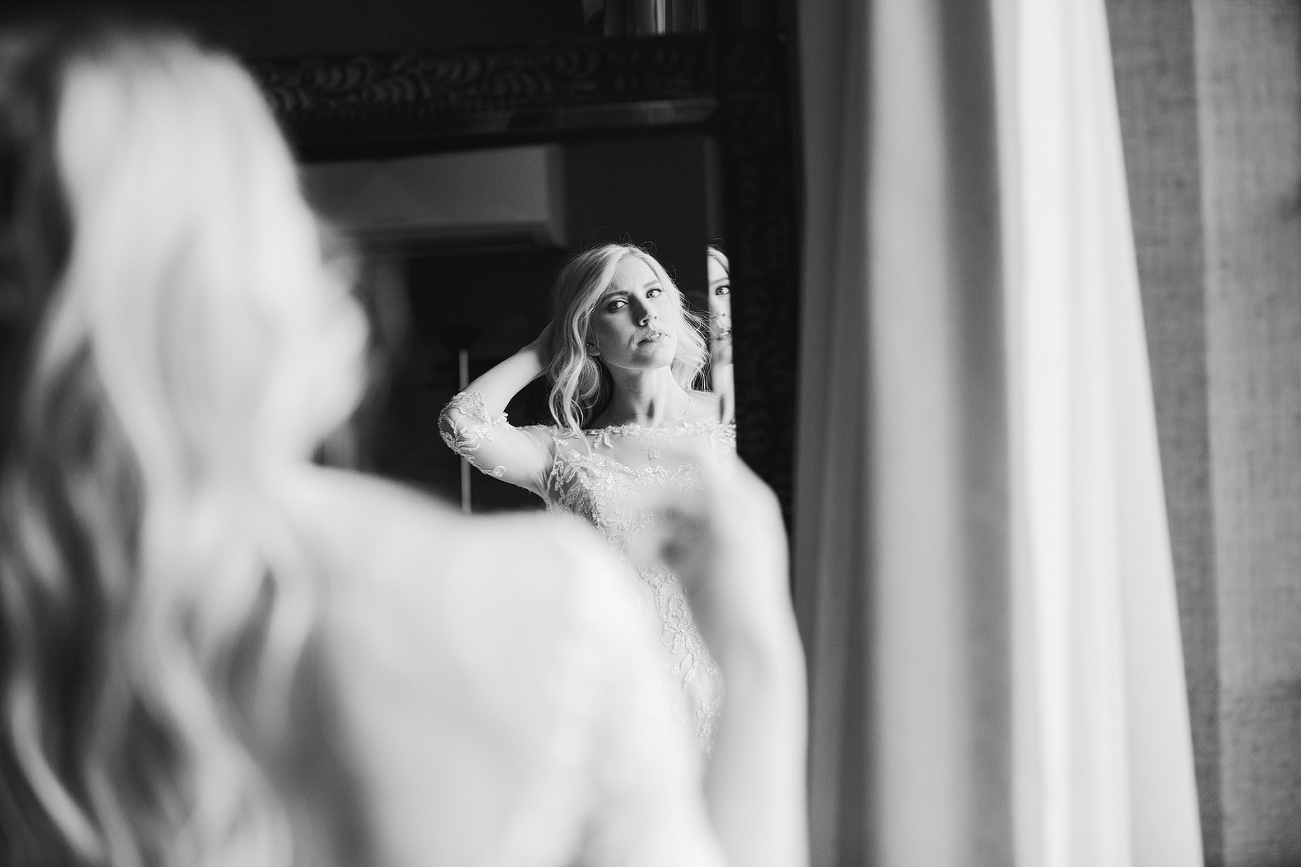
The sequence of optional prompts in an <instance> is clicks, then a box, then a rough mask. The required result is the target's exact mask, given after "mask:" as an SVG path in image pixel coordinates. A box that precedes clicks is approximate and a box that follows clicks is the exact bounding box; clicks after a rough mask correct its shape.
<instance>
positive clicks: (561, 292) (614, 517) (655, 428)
mask: <svg viewBox="0 0 1301 867" xmlns="http://www.w3.org/2000/svg"><path fill="white" fill-rule="evenodd" d="M552 304H553V313H554V318H553V320H552V323H551V324H550V325H548V326H547V328H546V329H545V330H543V332H542V334H541V335H540V336H539V337H538V338H537V339H536V340H534V341H533V342H532V343H530V344H529V345H528V346H525V347H524V348H523V349H521V350H520V351H519V352H517V353H516V354H515V355H513V356H512V357H510V358H508V359H506V360H505V361H503V362H502V363H501V364H499V365H497V366H496V367H494V368H492V369H491V370H489V371H488V372H487V373H485V374H483V375H482V376H480V377H479V378H478V379H476V380H474V381H473V382H471V383H470V384H469V385H468V386H467V387H466V390H465V391H464V392H462V393H460V394H458V395H456V396H455V397H454V398H452V400H451V402H450V403H448V405H447V406H446V408H445V409H444V410H443V413H442V416H441V418H440V428H441V431H442V435H443V439H444V440H445V441H446V442H447V444H448V445H449V446H450V447H451V448H452V449H453V450H454V451H456V452H457V453H458V454H460V455H461V456H462V457H464V458H466V459H467V460H468V461H469V462H470V463H471V464H473V465H474V466H476V467H478V468H479V469H480V470H482V471H483V472H485V473H487V474H489V475H491V476H494V477H496V478H499V479H503V480H505V481H507V482H511V483H513V484H516V485H519V486H521V487H523V488H527V489H528V490H530V491H532V492H533V493H535V494H537V495H538V496H539V497H541V498H542V499H543V500H544V501H545V502H546V503H547V505H548V507H549V508H550V509H552V510H558V511H567V512H573V513H575V514H577V515H579V516H581V517H582V518H584V519H586V520H587V521H588V522H589V523H591V524H592V525H593V526H595V527H596V528H597V529H598V530H599V531H600V532H601V533H602V535H604V536H605V537H606V539H607V541H609V542H610V544H611V545H612V546H613V547H614V549H615V550H616V551H617V552H618V553H619V554H621V555H622V556H623V557H624V558H625V559H627V560H630V561H633V562H635V563H636V565H637V574H638V576H639V577H640V581H639V582H638V588H639V590H640V591H641V594H642V598H643V601H644V603H645V607H647V608H649V609H651V610H652V611H654V613H655V615H656V618H657V620H658V623H659V628H660V631H661V639H662V643H663V644H664V647H665V650H666V651H667V654H668V658H669V668H670V672H671V674H672V675H673V677H674V679H675V681H676V682H677V684H678V690H679V693H680V695H679V701H678V716H679V724H680V725H681V726H682V727H684V728H688V729H689V730H690V732H691V733H692V734H693V735H694V736H695V737H696V738H697V739H698V740H699V742H700V744H701V747H702V749H703V750H704V751H705V752H706V753H709V752H710V751H711V749H712V745H713V739H714V734H715V730H716V727H717V724H718V719H719V712H720V710H721V707H722V699H723V680H722V674H721V672H720V671H719V668H718V664H717V663H716V662H715V660H714V657H713V655H712V654H711V653H710V650H709V648H708V647H707V646H706V644H705V642H704V641H703V640H702V638H701V635H700V631H699V629H698V628H697V627H696V623H695V619H694V617H693V614H692V611H691V608H690V606H689V605H688V603H687V599H686V596H685V594H684V591H683V587H682V584H681V582H680V580H679V579H678V577H677V576H676V575H675V574H674V573H673V571H672V570H670V569H668V568H667V567H666V566H665V565H664V564H663V563H662V562H658V560H657V559H656V558H654V557H648V556H645V555H644V554H643V553H642V552H643V548H644V545H643V536H644V534H645V531H646V529H647V528H648V527H650V526H652V525H653V524H654V522H655V517H656V513H657V510H658V508H659V506H658V504H659V503H660V501H661V499H662V498H663V496H664V495H665V493H666V492H669V491H676V492H690V491H692V490H695V489H697V488H699V486H700V483H701V481H700V473H699V470H698V466H697V460H696V459H697V458H698V457H699V456H701V455H705V458H704V459H705V460H706V461H707V460H709V457H708V453H725V454H731V453H733V452H734V451H735V448H736V429H735V426H734V425H732V424H730V423H724V422H722V421H720V413H721V411H722V408H721V402H720V397H719V395H717V394H712V393H709V392H703V391H697V390H695V389H694V388H693V387H692V386H693V385H694V383H695V382H696V380H697V379H698V378H699V376H700V374H701V371H702V370H703V369H704V367H705V364H706V361H707V359H708V348H707V346H706V344H705V341H704V339H703V338H702V337H701V335H700V325H701V323H700V322H699V321H698V319H697V317H696V316H695V315H694V314H692V313H691V312H690V311H689V310H688V309H687V308H686V305H685V304H684V303H683V299H682V294H681V293H680V292H679V291H678V288H677V287H676V286H675V285H674V283H673V281H672V280H671V279H670V278H669V276H668V274H667V273H666V272H665V270H664V268H663V266H662V265H660V263H659V262H657V261H656V260H655V259H654V257H652V256H651V255H650V254H648V253H647V252H646V251H644V250H642V249H640V248H639V247H634V246H631V245H626V244H607V245H604V246H600V247H596V248H594V249H591V250H588V251H587V252H584V253H581V254H580V255H578V256H577V257H575V258H574V259H573V260H572V261H570V262H569V263H568V264H567V265H566V266H565V267H564V269H563V270H562V271H561V272H560V275H559V276H558V277H557V278H556V285H555V289H554V292H553V297H552ZM543 374H545V375H546V376H547V378H548V379H549V380H550V382H551V383H552V385H551V392H550V407H551V412H552V414H553V416H554V417H555V418H556V419H557V421H558V422H559V423H558V424H555V425H532V426H528V427H519V428H515V427H512V426H510V425H509V424H508V423H507V421H506V417H505V416H504V415H503V413H504V411H505V409H506V405H507V403H509V402H510V400H511V398H512V397H514V396H515V394H516V393H517V392H519V391H520V389H522V388H524V386H526V385H528V384H529V383H530V382H532V381H533V380H534V379H536V378H537V377H538V376H541V375H543Z"/></svg>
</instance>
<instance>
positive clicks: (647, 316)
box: [637, 304, 657, 326]
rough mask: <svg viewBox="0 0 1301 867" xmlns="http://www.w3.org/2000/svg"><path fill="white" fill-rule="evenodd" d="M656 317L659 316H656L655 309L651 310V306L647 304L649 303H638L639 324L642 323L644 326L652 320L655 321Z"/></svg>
mask: <svg viewBox="0 0 1301 867" xmlns="http://www.w3.org/2000/svg"><path fill="white" fill-rule="evenodd" d="M656 318H657V317H656V316H655V311H654V310H651V309H650V307H649V306H647V305H645V304H638V305H637V324H638V325H642V326H646V325H650V324H651V323H652V322H654V321H655V319H656Z"/></svg>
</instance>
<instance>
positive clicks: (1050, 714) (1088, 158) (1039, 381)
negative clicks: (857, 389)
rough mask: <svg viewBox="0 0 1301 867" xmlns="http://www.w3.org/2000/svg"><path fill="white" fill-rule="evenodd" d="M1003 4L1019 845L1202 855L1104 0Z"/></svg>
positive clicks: (1168, 859) (1041, 849)
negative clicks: (1102, 0)
mask: <svg viewBox="0 0 1301 867" xmlns="http://www.w3.org/2000/svg"><path fill="white" fill-rule="evenodd" d="M995 21H996V34H997V39H996V51H995V57H996V61H997V70H998V82H999V99H998V103H999V110H1000V117H999V129H1000V141H999V144H1000V153H1001V155H1002V159H1001V179H1002V182H1003V183H1002V186H1003V191H1004V195H1003V208H1002V213H1003V225H1004V242H1005V255H1004V273H1005V287H1006V288H1005V293H1006V294H1005V298H1006V299H1007V300H1006V315H1007V320H1006V322H1007V327H1006V338H1005V339H1006V345H1007V358H1008V387H1009V409H1010V424H1009V434H1010V437H1009V447H1010V454H1011V457H1012V461H1011V474H1012V475H1011V481H1012V486H1011V492H1012V497H1011V507H1012V516H1013V522H1012V540H1013V547H1012V551H1013V557H1012V562H1013V610H1014V624H1015V626H1014V639H1013V659H1014V664H1015V666H1016V667H1015V677H1014V682H1013V683H1014V687H1013V695H1014V702H1015V714H1014V744H1015V760H1014V766H1015V769H1016V773H1015V784H1016V789H1015V797H1016V817H1017V831H1018V834H1017V853H1018V856H1019V857H1018V862H1019V863H1022V864H1043V865H1054V867H1055V865H1062V867H1065V865H1080V867H1084V865H1093V864H1112V865H1118V867H1123V865H1129V864H1133V865H1136V867H1137V865H1142V867H1147V865H1151V867H1158V865H1200V864H1201V863H1202V853H1201V838H1200V833H1199V830H1198V821H1197V800H1196V791H1195V786H1194V777H1193V766H1192V745H1191V744H1192V742H1191V735H1190V729H1189V723H1188V712H1187V699H1186V692H1185V685H1184V676H1183V663H1182V653H1181V647H1180V638H1179V623H1178V616H1177V611H1176V604H1175V596H1174V586H1175V585H1174V570H1173V565H1172V561H1171V555H1170V545H1169V532H1168V529H1167V525H1166V515H1165V499H1164V496H1163V493H1162V487H1161V467H1160V456H1159V453H1158V450H1157V439H1156V420H1155V413H1154V409H1153V403H1152V388H1151V376H1150V373H1149V367H1148V357H1147V350H1146V344H1145V340H1144V333H1143V319H1142V309H1141V302H1140V296H1139V285H1138V273H1137V265H1136V261H1135V256H1134V245H1133V232H1132V229H1131V225H1130V217H1129V205H1128V200H1127V196H1126V190H1125V173H1124V163H1123V155H1122V150H1121V139H1120V126H1119V117H1118V113H1117V109H1116V99H1115V87H1114V80H1113V75H1112V66H1111V55H1110V50H1109V47H1108V39H1107V22H1106V18H1105V9H1104V7H1103V3H1102V2H1101V0H1003V2H998V3H996V4H995Z"/></svg>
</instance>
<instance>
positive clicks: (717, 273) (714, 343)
mask: <svg viewBox="0 0 1301 867" xmlns="http://www.w3.org/2000/svg"><path fill="white" fill-rule="evenodd" d="M706 259H707V262H708V266H709V354H710V355H711V356H712V357H713V361H714V364H716V365H718V364H731V363H732V283H731V279H730V278H729V277H728V275H727V270H726V269H725V268H724V267H723V263H722V262H720V261H718V259H716V258H714V257H713V256H708V257H706Z"/></svg>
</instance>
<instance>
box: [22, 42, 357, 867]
mask: <svg viewBox="0 0 1301 867" xmlns="http://www.w3.org/2000/svg"><path fill="white" fill-rule="evenodd" d="M49 74H52V75H54V76H56V81H55V87H56V91H57V93H58V99H57V104H56V105H55V106H54V110H55V112H56V113H55V117H54V119H53V124H54V140H55V144H56V149H55V153H56V157H57V159H56V170H57V173H58V176H59V180H60V182H61V183H60V186H61V187H62V189H63V190H64V191H65V193H66V198H65V201H64V202H63V203H62V204H63V207H65V208H66V210H67V213H68V216H69V218H70V225H71V228H72V233H71V235H72V243H71V247H70V250H69V251H68V254H67V256H66V263H65V264H64V267H63V268H62V269H61V274H59V275H57V279H55V280H54V281H53V283H52V285H51V286H50V287H48V295H49V297H48V301H47V302H46V305H45V309H44V314H43V315H42V316H41V317H40V321H39V325H38V331H37V335H36V338H35V340H34V341H33V348H32V352H31V353H30V355H29V358H28V361H27V370H28V374H27V376H26V378H25V383H24V384H23V394H22V397H21V404H20V410H19V413H18V418H17V421H16V425H15V430H14V434H13V438H12V442H11V443H10V446H9V449H8V453H7V454H6V455H5V456H4V458H5V464H4V470H3V473H4V475H3V480H2V481H0V532H2V533H3V539H2V542H3V544H2V545H0V550H2V551H3V554H2V556H0V582H2V585H0V586H2V588H3V596H2V597H0V612H2V614H3V630H4V636H5V637H4V641H5V650H4V655H3V658H2V659H0V662H3V666H4V668H3V710H4V719H3V749H2V750H0V752H3V753H4V754H5V755H4V756H3V758H4V761H5V764H7V765H14V766H16V768H17V770H18V772H19V773H18V774H17V775H15V776H17V777H18V779H14V780H11V781H10V782H8V783H5V784H4V787H5V789H6V792H5V793H0V795H2V796H3V797H4V798H5V800H7V801H8V802H10V805H11V806H10V808H8V809H5V808H4V806H5V805H3V804H0V823H2V824H0V831H2V833H0V838H6V837H7V838H8V839H9V840H11V841H12V840H19V839H21V838H24V837H39V836H40V827H44V828H46V829H52V831H53V833H54V834H55V835H56V836H57V837H58V838H59V839H60V840H61V841H62V843H63V844H64V846H65V848H66V850H68V851H70V852H71V853H73V854H75V856H76V857H77V858H78V859H84V860H87V861H92V862H96V863H110V864H113V865H140V864H150V865H153V864H160V865H172V864H178V865H179V864H231V865H234V864H240V865H271V864H283V863H286V862H287V861H288V860H289V858H290V855H289V853H290V833H289V824H288V819H287V817H286V814H285V811H284V809H283V807H282V805H281V804H280V802H279V799H278V797H277V795H276V794H275V792H274V789H273V787H272V785H271V784H270V783H269V782H268V780H267V779H265V775H264V772H263V770H262V769H261V767H260V765H259V762H258V760H256V759H255V758H254V753H255V752H256V747H255V746H254V745H253V743H252V741H255V740H256V739H257V738H256V733H257V732H259V731H267V730H269V728H270V727H273V726H274V723H275V721H276V720H278V719H281V718H283V716H284V714H285V713H286V712H287V699H286V698H285V695H286V689H285V686H286V684H287V683H288V681H289V680H290V679H291V678H292V673H293V670H294V667H295V665H296V664H297V660H298V659H299V657H300V655H301V651H302V648H303V647H304V644H305V642H306V640H307V637H308V635H309V634H310V632H311V630H312V628H313V623H314V617H315V605H316V600H317V584H316V577H315V574H314V572H313V571H312V570H311V569H310V568H308V566H307V564H306V562H305V559H304V555H303V553H302V552H301V551H300V550H299V548H298V545H297V543H296V540H295V536H294V534H293V532H292V531H291V530H290V528H289V526H288V523H287V520H286V518H285V512H284V510H283V509H282V507H281V505H280V501H279V493H278V492H279V491H281V489H282V486H283V485H284V484H285V481H284V480H285V479H287V478H291V477H292V474H293V473H294V472H295V468H297V467H300V466H303V465H305V463H306V461H307V460H308V458H309V456H310V453H311V450H312V449H313V448H314V447H315V444H316V443H317V442H318V441H319V440H320V439H321V437H322V436H323V435H324V434H325V433H327V432H328V431H329V430H330V429H331V428H333V427H334V426H336V425H337V424H338V423H339V422H340V421H342V420H343V419H344V418H346V416H347V415H348V413H349V412H350V411H351V409H352V408H353V406H354V405H355V404H356V401H357V397H358V391H359V388H360V383H361V371H360V366H361V364H360V359H361V354H362V351H363V346H364V339H365V336H364V325H363V323H362V319H361V316H360V314H359V312H358V310H357V309H356V306H355V304H354V303H353V302H352V301H351V299H350V297H349V295H348V292H347V288H346V286H344V285H342V282H341V281H340V280H338V279H336V278H334V277H333V276H332V275H331V273H330V271H329V269H327V268H326V267H325V266H324V265H323V264H322V262H323V260H322V251H321V237H320V232H319V229H318V226H317V223H316V221H315V219H314V218H313V216H312V214H311V212H310V211H309V210H308V208H307V206H306V205H305V203H304V202H303V199H302V197H301V194H300V192H299V189H298V181H297V177H296V172H295V168H294V165H293V162H292V160H291V157H290V154H289V152H288V150H287V148H286V146H285V143H284V141H283V139H282V137H281V135H280V133H279V131H278V130H277V128H276V126H275V123H274V121H273V119H272V118H271V116H270V113H269V112H268V110H267V108H266V106H265V104H264V102H263V100H262V98H261V96H260V94H259V92H258V91H257V88H256V86H255V85H254V83H253V82H252V80H251V79H250V77H249V76H248V75H247V73H245V72H244V71H243V70H242V69H241V68H240V67H239V65H238V64H237V63H236V62H235V61H233V60H232V59H230V58H229V57H227V56H225V55H222V54H219V53H214V52H210V51H207V50H203V49H200V48H198V47H197V46H196V45H195V44H194V43H192V42H190V41H189V40H187V39H185V38H183V37H180V36H176V35H170V34H166V33H152V34H139V33H136V34H132V33H125V32H122V31H97V32H96V33H95V34H93V36H87V35H85V34H82V35H81V36H80V37H78V38H77V40H76V41H75V44H74V45H73V46H72V47H70V48H68V49H66V50H65V51H64V54H63V56H62V59H61V60H60V62H58V63H57V64H53V65H52V67H51V70H50V73H49ZM24 158H34V157H32V155H30V154H28V155H23V154H17V155H15V156H14V159H15V160H17V161H19V162H21V161H22V160H23V159H24ZM14 803H17V804H18V805H19V806H18V807H16V808H15V807H12V804H14ZM33 829H35V830H33ZM4 845H7V844H5V843H4V842H3V840H0V851H3V846H4ZM14 845H17V844H14Z"/></svg>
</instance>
